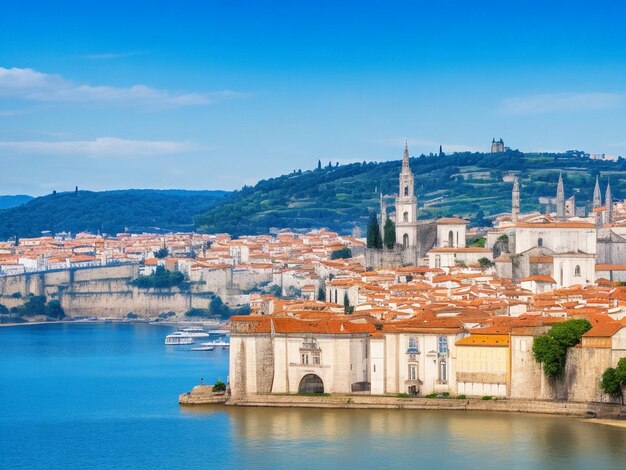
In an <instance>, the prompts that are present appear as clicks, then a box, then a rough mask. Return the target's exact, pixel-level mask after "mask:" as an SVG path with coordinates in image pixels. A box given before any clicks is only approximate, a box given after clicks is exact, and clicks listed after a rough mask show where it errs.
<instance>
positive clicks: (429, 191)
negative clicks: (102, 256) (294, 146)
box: [196, 150, 626, 235]
mask: <svg viewBox="0 0 626 470" xmlns="http://www.w3.org/2000/svg"><path fill="white" fill-rule="evenodd" d="M579 155H580V153H578V152H568V153H564V154H547V153H542V154H538V153H526V154H524V153H522V152H519V151H516V150H508V151H507V152H506V153H502V154H486V153H456V154H452V155H442V156H439V155H430V156H424V155H422V156H420V157H417V158H411V168H412V169H413V171H414V173H415V191H416V194H417V197H418V204H419V206H420V215H419V217H420V218H424V219H428V218H432V217H442V216H452V215H456V216H462V217H467V218H470V219H473V220H475V221H478V222H481V221H482V222H483V223H485V224H486V223H488V221H486V220H485V219H484V217H487V218H488V217H489V216H492V215H495V214H498V213H501V212H506V211H510V203H511V202H510V201H511V188H512V183H511V182H505V181H504V179H505V176H507V175H511V174H516V175H517V176H518V177H519V178H520V182H521V185H522V211H530V210H541V209H542V206H540V205H539V203H538V198H539V196H554V194H555V193H556V183H557V180H558V174H559V172H562V173H563V180H564V183H565V192H566V197H569V196H571V195H572V194H574V195H575V196H576V201H577V205H584V204H585V203H587V202H588V201H590V200H591V198H592V192H593V185H594V182H595V176H596V174H600V175H601V178H602V179H601V183H602V190H603V191H604V187H605V185H606V178H607V177H610V178H611V186H612V190H613V196H614V198H616V199H617V198H622V197H623V195H624V194H626V161H625V160H623V159H620V160H619V161H618V162H609V161H599V160H591V159H589V158H587V157H581V156H579ZM400 166H401V163H400V160H397V161H391V162H383V163H365V162H364V163H354V164H350V165H341V166H330V165H329V166H327V167H325V168H320V169H316V170H309V171H301V170H298V171H296V172H294V173H292V174H289V175H284V176H280V177H278V178H273V179H269V180H264V181H260V182H259V183H258V184H257V185H256V186H254V187H244V188H243V189H241V190H240V191H236V192H235V193H234V194H233V196H232V197H230V198H229V199H228V200H226V201H224V202H223V203H222V204H220V205H218V206H216V207H214V208H212V209H210V210H208V211H207V212H206V213H204V214H202V215H200V216H199V217H197V218H196V228H197V229H198V230H200V231H204V232H229V233H231V234H235V235H241V234H258V233H267V232H268V230H269V229H270V228H272V227H276V228H293V229H308V228H314V227H328V228H330V229H332V230H337V231H340V232H342V233H346V232H349V231H350V230H351V229H352V228H353V227H354V226H359V227H361V228H364V227H365V225H366V224H367V217H368V211H371V210H378V197H379V196H378V190H379V189H381V190H382V192H383V193H384V194H393V193H396V192H397V190H398V189H397V184H398V173H399V171H400Z"/></svg>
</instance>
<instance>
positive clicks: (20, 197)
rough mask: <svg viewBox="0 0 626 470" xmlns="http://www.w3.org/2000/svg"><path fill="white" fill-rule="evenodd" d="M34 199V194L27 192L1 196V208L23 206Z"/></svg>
mask: <svg viewBox="0 0 626 470" xmlns="http://www.w3.org/2000/svg"><path fill="white" fill-rule="evenodd" d="M32 199H34V198H33V196H27V195H26V194H16V195H15V196H11V195H4V196H0V209H10V208H11V207H17V206H21V205H22V204H26V203H27V202H28V201H30V200H32Z"/></svg>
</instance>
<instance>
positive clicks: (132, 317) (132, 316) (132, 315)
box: [126, 312, 139, 320]
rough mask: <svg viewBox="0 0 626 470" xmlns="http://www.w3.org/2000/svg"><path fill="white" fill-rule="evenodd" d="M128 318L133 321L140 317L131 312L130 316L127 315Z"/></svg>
mask: <svg viewBox="0 0 626 470" xmlns="http://www.w3.org/2000/svg"><path fill="white" fill-rule="evenodd" d="M126 318H130V319H131V320H134V319H135V318H139V315H137V314H136V313H133V312H130V313H129V314H128V315H126Z"/></svg>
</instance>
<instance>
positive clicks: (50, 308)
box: [46, 300, 65, 320]
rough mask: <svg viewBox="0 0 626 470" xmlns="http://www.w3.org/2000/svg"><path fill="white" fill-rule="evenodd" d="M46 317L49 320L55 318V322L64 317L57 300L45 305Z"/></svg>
mask: <svg viewBox="0 0 626 470" xmlns="http://www.w3.org/2000/svg"><path fill="white" fill-rule="evenodd" d="M46 316H47V317H49V318H55V319H57V320H59V319H61V318H63V317H64V316H65V312H64V311H63V307H61V302H59V301H58V300H51V301H50V302H48V303H47V304H46Z"/></svg>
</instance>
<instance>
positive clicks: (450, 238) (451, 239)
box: [448, 230, 454, 246]
mask: <svg viewBox="0 0 626 470" xmlns="http://www.w3.org/2000/svg"><path fill="white" fill-rule="evenodd" d="M448 246H454V233H452V230H450V232H448Z"/></svg>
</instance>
